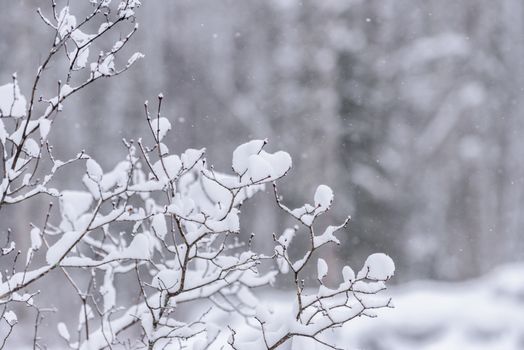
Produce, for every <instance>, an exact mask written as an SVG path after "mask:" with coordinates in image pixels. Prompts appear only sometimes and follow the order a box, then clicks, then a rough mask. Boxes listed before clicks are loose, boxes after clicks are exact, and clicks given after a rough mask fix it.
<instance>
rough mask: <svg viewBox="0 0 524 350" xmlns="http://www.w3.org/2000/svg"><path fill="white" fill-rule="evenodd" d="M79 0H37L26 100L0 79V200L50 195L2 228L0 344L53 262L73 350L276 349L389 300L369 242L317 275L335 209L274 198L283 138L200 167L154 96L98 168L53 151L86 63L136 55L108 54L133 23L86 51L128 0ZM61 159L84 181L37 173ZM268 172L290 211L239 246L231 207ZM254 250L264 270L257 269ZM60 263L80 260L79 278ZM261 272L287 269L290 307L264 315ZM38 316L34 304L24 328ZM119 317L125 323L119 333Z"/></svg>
mask: <svg viewBox="0 0 524 350" xmlns="http://www.w3.org/2000/svg"><path fill="white" fill-rule="evenodd" d="M91 3H92V6H93V11H92V12H91V14H89V15H88V16H87V17H85V18H83V19H78V18H77V17H75V16H74V15H73V14H71V10H70V8H69V6H66V7H64V8H62V9H61V10H59V9H58V8H57V6H56V5H55V4H54V3H53V6H52V8H51V14H50V15H49V16H46V15H45V14H44V13H43V12H42V11H40V10H39V11H38V13H39V15H40V17H41V19H42V20H43V21H44V23H46V24H47V26H49V27H50V28H51V29H52V31H53V33H54V40H53V43H52V46H51V48H50V51H49V53H48V55H47V56H46V58H45V59H44V61H43V63H42V65H41V66H40V67H39V68H38V70H37V73H36V75H35V78H34V83H33V85H32V88H31V90H30V95H29V98H26V97H24V96H23V94H22V93H21V91H20V88H19V86H18V82H17V77H16V75H13V81H12V82H11V83H9V84H7V85H3V86H0V116H1V118H0V144H1V146H2V162H1V164H2V180H1V184H0V213H1V210H2V208H4V207H5V206H8V205H17V204H18V203H21V202H24V201H26V200H29V199H30V198H32V197H34V196H36V195H48V196H51V197H54V198H55V199H56V200H57V201H58V203H59V210H60V217H61V220H60V221H59V222H52V220H51V219H50V217H51V211H52V210H53V206H49V207H48V208H47V207H46V208H42V212H43V213H44V215H45V212H46V211H47V219H46V220H45V223H44V224H43V225H42V226H36V225H33V226H32V229H31V230H30V231H29V232H17V233H16V235H15V234H11V233H10V231H9V230H6V231H5V232H6V233H8V236H7V239H6V242H7V243H6V244H5V246H4V248H3V249H2V251H1V254H2V259H3V260H2V261H3V262H5V261H7V259H9V257H12V260H11V261H12V268H11V270H9V271H7V272H6V273H5V274H4V275H3V276H2V278H1V283H0V305H1V306H2V310H3V311H2V314H1V316H2V319H3V320H2V321H3V322H4V323H6V325H7V327H4V329H7V333H6V334H3V337H2V342H3V344H4V345H5V344H6V341H8V337H9V335H10V334H11V331H12V329H13V328H14V327H15V326H16V324H17V315H16V313H15V311H14V309H13V306H14V305H15V304H19V303H21V304H25V305H27V306H29V307H31V308H33V309H35V310H36V311H37V313H38V314H40V313H41V312H44V309H43V305H39V303H38V302H37V301H38V297H37V295H38V293H39V292H38V291H37V290H35V289H34V288H33V283H34V282H36V281H39V280H45V279H46V278H49V276H51V275H52V274H50V272H52V271H57V272H59V273H62V274H64V276H65V277H66V279H67V280H68V282H69V284H70V285H71V290H72V291H74V292H72V293H71V298H80V300H81V301H82V307H81V309H80V310H79V317H78V322H77V323H76V324H71V322H70V321H67V320H69V319H70V318H67V317H65V315H67V314H69V313H70V310H61V309H58V310H57V312H58V313H59V317H60V314H61V313H62V314H64V317H63V319H64V320H65V321H66V322H60V323H58V324H57V330H58V333H59V335H60V336H61V337H62V338H63V340H64V341H65V343H66V344H67V345H68V346H69V347H70V348H72V349H90V350H92V349H104V348H118V347H122V348H127V347H129V348H133V349H134V348H148V349H166V348H168V349H179V348H187V347H190V348H193V349H207V348H217V349H218V348H233V349H248V348H249V349H276V348H279V347H280V346H282V345H284V344H286V343H288V341H289V340H290V339H292V338H294V337H307V338H311V339H314V340H316V341H318V342H320V343H322V344H324V345H326V342H325V340H323V339H322V338H321V335H322V333H323V332H325V331H326V330H329V329H332V328H335V327H339V326H341V325H343V324H345V323H346V322H348V321H350V320H351V319H353V318H355V317H358V316H370V317H373V316H374V313H373V309H377V308H384V307H389V306H390V300H389V299H388V298H387V297H383V296H381V295H380V294H379V292H381V291H383V290H384V289H385V282H386V281H387V280H388V279H389V278H391V276H392V275H393V273H394V269H395V268H394V264H393V261H392V260H391V259H390V258H389V257H388V256H387V255H385V254H373V255H371V256H370V257H369V258H368V259H367V260H366V262H365V264H364V267H363V268H362V269H361V270H360V271H358V272H357V273H355V272H354V271H353V270H352V269H351V268H350V267H349V266H345V267H344V268H343V269H342V270H341V271H339V272H338V273H339V276H338V280H339V283H338V284H337V286H335V287H328V286H326V285H325V284H324V282H323V281H324V280H325V279H326V276H327V275H328V274H330V275H331V277H333V276H334V275H336V274H335V273H333V272H330V271H329V266H328V263H327V261H326V260H325V259H324V258H322V257H321V256H319V254H318V252H317V251H318V250H319V248H321V247H323V246H326V245H330V244H339V240H338V239H337V237H336V233H337V232H338V231H339V230H341V229H343V228H344V227H345V226H346V224H347V223H348V221H349V218H348V219H347V220H346V221H345V222H343V223H341V224H339V225H333V226H327V227H325V228H323V229H319V226H320V225H318V223H317V219H318V218H319V217H320V216H321V215H322V214H324V213H326V212H327V211H328V210H329V209H330V207H331V205H332V203H333V198H334V195H333V191H332V190H331V189H330V188H329V187H328V186H326V185H320V186H319V187H318V188H317V189H316V191H315V193H314V196H313V198H312V202H311V204H305V205H303V206H301V207H299V208H295V209H291V208H288V207H287V206H286V205H285V204H284V203H283V200H282V198H281V196H280V195H279V194H278V185H277V183H278V180H280V179H281V178H282V177H284V176H286V174H287V173H288V171H289V170H290V169H291V166H292V160H291V157H290V155H289V154H287V153H286V152H283V151H277V152H271V151H270V150H268V146H267V145H268V141H267V140H253V141H250V142H248V143H245V144H243V145H240V146H239V147H237V148H236V150H235V151H234V152H233V156H232V171H229V172H218V171H216V170H215V169H214V168H213V167H211V166H209V165H208V162H207V161H206V158H205V156H206V153H205V149H188V150H185V151H184V152H182V153H181V154H174V153H172V152H171V151H170V150H169V149H168V146H167V145H166V144H165V143H164V142H163V140H164V139H165V137H166V136H167V135H168V133H169V131H170V129H171V123H170V122H169V120H168V119H167V118H165V117H163V116H161V113H160V112H161V108H160V107H161V103H162V99H163V96H162V95H159V98H158V109H157V110H156V112H155V113H154V114H155V115H153V116H152V115H151V113H150V108H149V106H148V104H147V102H146V104H145V112H146V121H147V123H148V125H149V128H150V132H151V139H152V141H150V142H147V141H143V140H142V139H138V141H132V140H123V144H124V146H125V149H126V150H127V156H126V157H125V159H123V160H122V161H121V162H119V163H117V164H116V165H115V166H114V167H113V169H103V168H102V167H101V166H100V165H99V164H98V163H97V162H96V160H95V159H93V158H91V157H90V156H89V155H87V154H85V153H84V152H82V153H79V154H78V155H76V156H75V157H73V158H72V159H70V160H66V161H61V160H58V159H56V158H55V157H54V156H53V152H52V147H51V146H50V144H49V142H48V135H49V133H50V131H51V130H52V128H53V125H54V124H55V123H57V122H59V118H60V117H59V114H60V112H61V111H62V104H63V103H64V101H65V100H66V99H67V98H68V97H69V96H71V95H72V94H74V93H75V92H77V91H79V90H81V89H83V88H84V87H85V86H87V85H89V84H91V83H93V82H94V81H96V80H98V79H99V78H101V77H113V76H116V75H118V74H120V73H121V72H123V71H125V70H127V69H128V68H129V67H131V66H132V65H133V63H134V62H135V61H136V60H137V59H138V58H141V57H142V55H141V54H140V53H136V54H134V55H132V56H131V57H130V58H129V60H128V61H127V64H125V65H124V66H123V67H122V68H118V67H117V64H116V63H115V57H116V56H117V55H118V54H119V52H120V50H121V49H122V47H124V46H125V45H126V44H127V43H128V41H129V39H130V38H131V37H132V35H133V34H134V33H135V31H136V29H137V28H138V26H137V25H135V24H131V29H130V30H129V31H128V32H127V34H126V35H123V36H122V38H123V39H120V40H119V41H117V42H115V43H114V45H113V46H112V48H111V49H110V50H108V51H102V52H100V53H99V54H98V55H96V56H95V55H93V54H92V53H91V52H90V51H89V50H90V47H91V46H92V44H93V43H95V42H97V41H98V40H99V39H100V38H101V37H102V36H104V34H105V33H106V32H108V31H111V30H117V27H118V26H120V25H125V23H129V22H131V23H134V20H135V14H134V11H135V10H136V8H137V7H138V6H139V5H140V3H139V1H137V0H134V1H133V0H127V1H120V2H115V3H112V2H111V1H108V0H92V1H91ZM149 5H150V6H154V5H153V4H149ZM88 22H91V23H98V22H100V25H99V28H98V31H97V32H94V33H87V32H84V27H86V24H87V23H88ZM59 53H65V55H66V57H67V61H68V66H67V68H66V69H65V76H64V79H63V80H61V81H58V83H57V89H56V91H55V94H53V93H52V92H51V96H47V97H45V96H41V97H40V96H37V93H41V91H39V87H40V80H41V78H42V76H43V75H44V74H45V72H46V68H47V66H48V65H49V63H50V62H51V61H52V60H53V59H54V58H55V56H56V55H57V54H59ZM48 93H49V92H48ZM37 102H38V103H37ZM42 104H43V105H44V107H45V108H41V106H42ZM65 166H71V167H85V175H84V176H83V178H82V179H81V181H82V183H83V186H84V187H85V190H84V191H72V190H65V189H54V188H50V187H49V183H50V182H51V181H52V179H53V178H54V176H55V174H56V173H57V172H58V171H59V170H60V169H61V168H63V167H65ZM42 174H44V175H42ZM267 185H269V186H272V187H273V190H274V194H275V204H276V206H277V207H278V208H280V209H281V210H282V212H283V213H285V215H289V216H291V217H292V218H293V219H295V220H296V223H297V225H296V226H295V227H293V228H288V229H285V230H283V233H282V234H280V235H277V234H273V236H271V234H270V233H269V234H268V233H267V232H262V233H261V234H268V237H267V239H268V240H270V241H271V242H273V245H274V249H273V252H272V253H271V254H261V253H257V252H255V251H253V250H252V246H251V240H249V241H247V242H242V241H241V240H240V239H239V233H240V231H241V227H240V219H239V215H240V214H241V212H240V210H239V207H240V205H241V204H242V203H243V202H245V201H247V200H250V199H251V198H252V197H254V196H255V195H256V194H257V192H259V191H261V190H262V189H264V186H267ZM4 211H5V209H4ZM5 229H6V228H4V227H2V230H5ZM2 232H3V233H4V231H2ZM23 234H27V235H28V236H29V237H30V247H28V248H27V249H26V250H25V251H23V252H21V251H18V250H17V248H16V244H17V237H16V236H17V235H23ZM298 235H302V236H303V237H306V238H307V240H308V242H309V245H308V248H307V249H306V250H305V251H304V252H303V255H302V256H301V257H300V258H298V259H293V258H292V257H290V255H289V254H288V250H289V247H290V246H291V245H292V244H293V243H294V240H293V238H294V237H295V236H298ZM41 262H43V263H41ZM262 264H264V265H265V266H269V268H260V267H261V265H262ZM308 265H313V266H316V268H317V272H318V273H317V279H316V280H314V281H315V282H314V283H312V284H311V285H307V284H306V282H305V274H306V272H305V271H306V268H307V266H308ZM3 270H5V269H3ZM72 270H79V271H80V272H84V279H83V280H82V283H78V281H76V280H75V279H76V278H78V276H79V274H78V273H76V271H75V274H74V276H75V277H74V276H73V274H72V273H71V271H72ZM117 278H118V279H125V280H126V284H125V289H126V290H127V291H133V294H134V295H136V296H137V297H135V298H132V299H130V298H118V297H117V296H118V295H119V293H121V291H119V290H118V288H117V287H116V284H115V280H116V279H117ZM276 278H282V279H285V278H288V279H290V281H291V283H292V284H293V285H294V293H295V294H296V297H295V301H294V303H295V305H294V309H293V310H294V311H293V313H292V314H289V315H287V317H284V318H282V316H281V315H280V316H279V317H278V318H277V317H276V316H275V314H274V313H272V312H271V310H270V309H269V308H268V307H266V306H264V304H263V303H261V302H260V300H259V299H257V297H256V295H255V293H256V291H255V289H256V288H257V287H262V286H272V284H273V282H274V281H275V279H276ZM332 279H333V280H335V279H336V278H335V277H333V278H332ZM86 281H87V283H86ZM86 285H87V287H85V286H86ZM315 285H316V286H315ZM182 304H184V305H187V306H189V307H190V308H191V307H192V306H194V309H195V310H200V308H201V306H202V305H211V309H213V308H218V309H221V310H225V311H227V312H232V313H236V314H239V315H241V316H242V317H244V318H245V320H246V323H247V324H249V325H251V326H252V328H253V329H255V330H256V332H257V333H258V335H257V336H256V337H250V336H246V335H244V334H242V330H241V329H234V328H229V327H227V325H224V324H214V323H213V320H212V317H211V316H210V315H211V314H212V312H211V310H208V309H206V310H205V311H203V312H200V313H199V314H197V315H196V316H195V313H193V317H192V318H191V319H187V317H184V316H185V315H179V313H178V312H177V311H178V310H179V306H180V305H182ZM186 309H187V308H186ZM38 322H39V321H38V317H37V321H36V324H35V329H37V327H38ZM130 328H132V329H134V331H132V332H125V331H126V330H128V329H130ZM224 335H225V336H224ZM34 337H35V339H34V342H35V344H37V343H38V342H45V339H40V338H39V337H38V336H37V332H36V331H35V335H34ZM332 346H337V347H340V345H336V344H332Z"/></svg>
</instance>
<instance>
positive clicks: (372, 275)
mask: <svg viewBox="0 0 524 350" xmlns="http://www.w3.org/2000/svg"><path fill="white" fill-rule="evenodd" d="M394 274H395V263H394V262H393V260H392V259H391V258H390V257H389V256H388V255H386V254H384V253H375V254H371V255H370V256H368V258H367V259H366V262H365V263H364V267H363V268H362V270H360V271H359V273H358V275H357V277H358V278H359V279H361V278H367V279H370V280H375V281H385V280H388V279H390V278H391V277H393V275H394Z"/></svg>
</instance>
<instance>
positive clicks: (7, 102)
mask: <svg viewBox="0 0 524 350" xmlns="http://www.w3.org/2000/svg"><path fill="white" fill-rule="evenodd" d="M26 104H27V102H26V99H25V97H24V96H23V95H22V94H21V93H20V88H19V87H18V83H17V81H16V80H15V81H14V83H9V84H6V85H2V86H0V115H2V116H12V117H15V118H19V117H23V116H24V115H25V113H26Z"/></svg>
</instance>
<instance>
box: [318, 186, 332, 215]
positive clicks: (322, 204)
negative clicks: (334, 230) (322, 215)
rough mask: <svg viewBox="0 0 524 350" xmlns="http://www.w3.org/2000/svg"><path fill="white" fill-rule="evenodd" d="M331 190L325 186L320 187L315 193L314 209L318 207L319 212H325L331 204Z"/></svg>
mask: <svg viewBox="0 0 524 350" xmlns="http://www.w3.org/2000/svg"><path fill="white" fill-rule="evenodd" d="M333 197H334V195H333V190H332V189H331V188H330V187H328V186H326V185H320V186H318V187H317V190H316V191H315V196H314V201H315V207H318V208H319V209H320V210H321V211H326V210H328V209H329V207H330V206H331V203H333Z"/></svg>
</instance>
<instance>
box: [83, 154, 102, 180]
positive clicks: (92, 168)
mask: <svg viewBox="0 0 524 350" xmlns="http://www.w3.org/2000/svg"><path fill="white" fill-rule="evenodd" d="M86 170H87V175H88V176H89V177H90V178H91V180H93V181H95V182H99V181H100V180H102V176H103V175H104V172H103V170H102V167H101V166H100V165H99V164H98V163H97V162H96V161H95V160H94V159H92V158H89V159H88V160H87V162H86Z"/></svg>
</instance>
